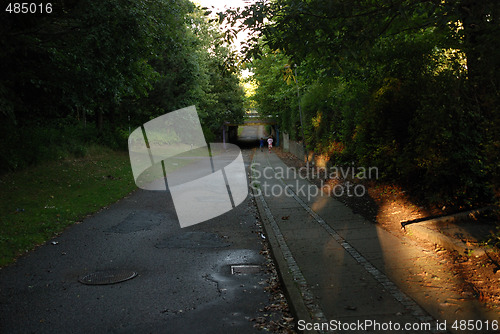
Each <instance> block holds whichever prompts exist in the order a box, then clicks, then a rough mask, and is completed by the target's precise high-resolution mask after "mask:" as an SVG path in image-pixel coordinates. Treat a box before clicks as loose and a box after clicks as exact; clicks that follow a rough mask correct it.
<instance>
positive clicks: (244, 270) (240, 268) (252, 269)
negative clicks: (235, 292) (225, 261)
mask: <svg viewBox="0 0 500 334" xmlns="http://www.w3.org/2000/svg"><path fill="white" fill-rule="evenodd" d="M259 271H260V266H259V265H256V264H236V265H232V266H231V274H233V275H241V274H256V273H258V272H259Z"/></svg>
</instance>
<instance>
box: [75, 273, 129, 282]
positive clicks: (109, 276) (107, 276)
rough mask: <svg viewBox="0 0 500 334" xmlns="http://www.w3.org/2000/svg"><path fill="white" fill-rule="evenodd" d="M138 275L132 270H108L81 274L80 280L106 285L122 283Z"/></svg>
mask: <svg viewBox="0 0 500 334" xmlns="http://www.w3.org/2000/svg"><path fill="white" fill-rule="evenodd" d="M135 276H137V273H136V272H135V271H130V270H106V271H96V272H94V273H90V274H86V275H84V276H81V277H80V278H79V279H78V281H79V282H80V283H83V284H87V285H104V284H114V283H120V282H123V281H126V280H129V279H132V278H134V277H135Z"/></svg>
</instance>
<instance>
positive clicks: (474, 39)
mask: <svg viewBox="0 0 500 334" xmlns="http://www.w3.org/2000/svg"><path fill="white" fill-rule="evenodd" d="M499 10H500V6H498V3H497V1H496V0H481V1H477V0H456V1H448V0H446V1H433V0H424V1H411V0H397V1H393V0H390V1H389V0H380V1H366V0H330V1H321V0H308V1H303V0H273V1H259V2H257V3H256V4H255V5H252V6H250V7H248V8H244V9H241V10H233V11H229V12H226V13H223V14H221V18H223V19H225V20H227V21H229V22H232V21H234V20H244V22H245V23H246V25H247V28H248V29H251V30H253V31H254V32H255V35H254V38H253V39H252V40H250V41H249V43H248V46H247V50H246V51H247V54H246V55H247V58H248V59H249V60H251V61H252V66H253V68H254V72H255V76H254V77H255V80H256V82H257V83H258V84H259V87H258V89H257V92H256V97H255V98H256V100H257V102H259V108H260V109H261V110H262V111H264V112H266V113H274V114H276V115H279V118H280V120H281V124H280V126H281V127H282V129H283V130H284V131H285V132H288V133H289V134H290V135H291V137H292V138H297V139H302V138H301V137H302V131H300V127H301V125H300V120H299V116H298V112H299V108H298V100H299V99H300V106H301V107H302V113H303V115H304V122H303V132H304V136H305V138H303V139H304V140H305V142H306V144H307V147H308V148H309V150H314V151H315V152H316V153H321V154H327V155H329V156H330V157H331V159H332V161H333V162H334V163H349V162H351V161H354V162H356V163H358V164H363V165H365V166H366V165H368V166H377V167H378V168H379V169H380V171H381V173H382V175H384V177H385V178H386V179H387V180H392V181H396V182H398V183H400V184H403V185H405V186H406V188H407V189H409V190H411V191H412V192H413V193H414V194H416V195H418V196H419V197H420V198H425V199H426V200H427V201H429V202H432V203H439V204H451V205H455V206H469V205H474V204H477V203H481V202H488V201H490V200H491V195H492V188H494V187H493V186H494V185H496V187H497V189H498V184H499V180H500V170H499V168H500V167H499V166H500V158H499V157H500V155H499V149H500V137H499V133H500V131H499V130H500V113H499V110H498V105H499V103H500V101H499V92H498V87H499V86H500V73H499V69H500V49H498V45H500V40H499V39H500V26H499V21H498V20H499V19H500V17H499V15H500V13H499ZM264 18H267V20H266V19H264ZM294 65H298V66H297V68H296V70H297V71H296V73H297V76H295V71H294V70H292V69H293V68H294ZM290 78H291V79H292V80H290ZM297 86H298V88H299V89H300V97H299V98H297V95H296V91H295V89H296V87H297Z"/></svg>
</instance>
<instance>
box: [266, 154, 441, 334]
mask: <svg viewBox="0 0 500 334" xmlns="http://www.w3.org/2000/svg"><path fill="white" fill-rule="evenodd" d="M266 160H267V163H268V165H269V167H271V168H272V169H273V171H274V167H273V166H272V165H271V163H270V161H269V157H267V159H266ZM276 174H277V173H275V175H276ZM276 179H277V180H279V181H280V182H281V183H282V184H283V186H284V187H285V189H286V190H289V194H290V196H292V197H293V198H294V199H295V200H296V201H297V202H298V203H299V204H300V205H301V206H302V207H303V208H304V210H306V211H307V212H308V213H309V214H310V215H311V216H312V217H313V218H314V219H315V220H316V222H317V223H318V224H319V225H320V226H321V227H323V228H324V229H325V230H326V231H327V232H328V233H329V234H330V235H331V236H332V237H333V238H334V240H335V241H337V242H338V243H339V244H340V245H341V246H342V247H343V248H344V249H345V250H346V251H347V252H348V253H349V254H350V255H351V256H352V257H353V258H354V259H355V260H356V261H357V262H358V263H359V264H360V265H362V266H363V268H364V269H365V270H366V271H367V272H368V273H370V275H372V276H373V277H374V278H375V279H376V280H377V281H378V282H379V283H380V284H381V285H382V286H383V287H384V288H385V289H387V291H388V292H389V293H390V294H391V295H392V296H393V297H394V298H395V299H396V300H397V301H399V302H400V303H401V304H402V305H403V306H404V307H405V308H406V309H408V310H410V311H411V312H412V315H413V316H415V317H416V318H417V319H418V320H419V321H421V322H422V323H424V322H425V323H429V322H431V321H435V319H434V318H433V317H432V316H430V315H429V314H428V313H427V312H425V311H424V310H423V309H422V308H421V307H420V306H419V305H418V304H417V303H416V302H415V301H414V300H413V299H411V298H410V297H408V296H407V295H406V294H405V293H404V292H403V291H401V290H400V289H399V288H398V287H397V286H396V284H394V283H393V282H392V281H391V280H390V279H389V278H388V277H387V276H386V275H385V274H384V273H382V272H381V271H380V270H378V269H377V268H376V267H375V266H374V265H373V264H371V263H370V262H369V261H368V260H367V259H366V258H365V257H364V256H363V255H361V254H360V253H359V252H358V251H357V250H356V249H355V248H354V247H352V246H351V244H349V242H347V241H346V240H345V239H344V238H342V237H341V236H340V235H339V234H338V233H337V232H336V231H335V230H334V229H333V228H332V227H331V226H330V225H328V223H326V222H325V220H324V219H323V218H321V217H320V216H319V215H318V214H317V213H316V212H315V211H313V210H312V209H311V208H310V207H309V206H308V205H307V204H306V203H305V202H304V201H303V200H302V199H301V198H300V197H298V196H297V194H296V193H295V192H294V191H293V190H292V189H291V187H290V186H289V185H287V184H286V183H285V182H284V181H283V180H282V179H281V178H278V177H276ZM261 200H262V201H263V203H265V201H264V199H263V196H261ZM265 208H266V215H268V216H271V217H272V214H271V212H270V209H269V207H268V206H267V203H266V204H265ZM272 222H273V230H274V231H275V233H276V230H278V233H280V234H281V232H280V231H279V227H278V226H277V224H276V221H275V220H274V218H272ZM274 225H276V227H275V226H274ZM281 238H282V239H283V236H282V235H281ZM283 242H285V241H284V239H283ZM285 245H286V244H285ZM287 250H288V252H289V251H290V250H289V249H288V247H287ZM290 256H292V255H291V254H290ZM292 259H293V257H292ZM293 261H294V263H295V266H296V265H297V264H296V262H295V260H293ZM301 276H302V274H301ZM302 277H303V276H302ZM304 282H305V279H304ZM431 332H432V333H440V331H437V330H435V329H432V330H431Z"/></svg>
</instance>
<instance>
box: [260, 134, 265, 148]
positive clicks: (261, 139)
mask: <svg viewBox="0 0 500 334" xmlns="http://www.w3.org/2000/svg"><path fill="white" fill-rule="evenodd" d="M263 148H264V138H262V137H261V138H260V151H261V152H262V150H263Z"/></svg>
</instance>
